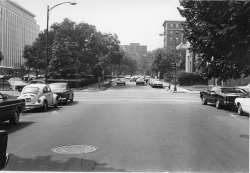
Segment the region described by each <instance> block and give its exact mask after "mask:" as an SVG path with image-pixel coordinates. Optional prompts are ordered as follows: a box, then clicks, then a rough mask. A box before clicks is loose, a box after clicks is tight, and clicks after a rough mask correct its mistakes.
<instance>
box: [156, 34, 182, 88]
mask: <svg viewBox="0 0 250 173" xmlns="http://www.w3.org/2000/svg"><path fill="white" fill-rule="evenodd" d="M176 34H178V32H176ZM159 35H160V36H164V35H167V34H165V33H164V34H162V33H160V34H159ZM167 36H171V35H167ZM173 39H174V49H175V50H176V37H173ZM174 64H175V65H174V74H175V77H174V91H177V87H176V77H177V64H176V57H175V56H174Z"/></svg>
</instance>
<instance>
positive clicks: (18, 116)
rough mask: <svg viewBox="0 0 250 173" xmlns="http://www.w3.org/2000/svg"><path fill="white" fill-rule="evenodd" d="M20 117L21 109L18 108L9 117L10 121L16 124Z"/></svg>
mask: <svg viewBox="0 0 250 173" xmlns="http://www.w3.org/2000/svg"><path fill="white" fill-rule="evenodd" d="M19 119H20V111H19V110H18V109H17V108H16V110H15V113H14V114H13V117H12V118H11V119H9V122H10V124H11V125H16V124H18V123H19Z"/></svg>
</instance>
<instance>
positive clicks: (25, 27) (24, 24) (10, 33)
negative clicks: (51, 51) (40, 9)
mask: <svg viewBox="0 0 250 173" xmlns="http://www.w3.org/2000/svg"><path fill="white" fill-rule="evenodd" d="M35 17H36V16H35V15H34V14H33V13H31V12H29V11H28V10H26V9H24V8H23V7H21V6H20V5H18V4H17V3H15V2H12V1H10V0H0V51H1V52H2V53H3V55H4V60H3V61H1V62H0V74H1V75H10V74H12V72H13V69H14V68H15V67H18V66H20V65H21V64H22V63H23V62H24V59H23V58H22V54H23V48H24V46H25V45H31V44H32V43H33V42H34V40H35V39H36V38H37V36H38V34H39V32H40V27H39V25H37V23H36V20H35V19H34V18H35Z"/></svg>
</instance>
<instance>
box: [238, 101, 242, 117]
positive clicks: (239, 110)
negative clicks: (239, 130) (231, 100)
mask: <svg viewBox="0 0 250 173" xmlns="http://www.w3.org/2000/svg"><path fill="white" fill-rule="evenodd" d="M237 106H238V114H239V115H243V110H242V107H241V104H238V105H237Z"/></svg>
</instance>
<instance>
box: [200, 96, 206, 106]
mask: <svg viewBox="0 0 250 173" xmlns="http://www.w3.org/2000/svg"><path fill="white" fill-rule="evenodd" d="M201 104H203V105H206V104H207V101H206V99H205V98H204V97H203V96H201Z"/></svg>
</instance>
